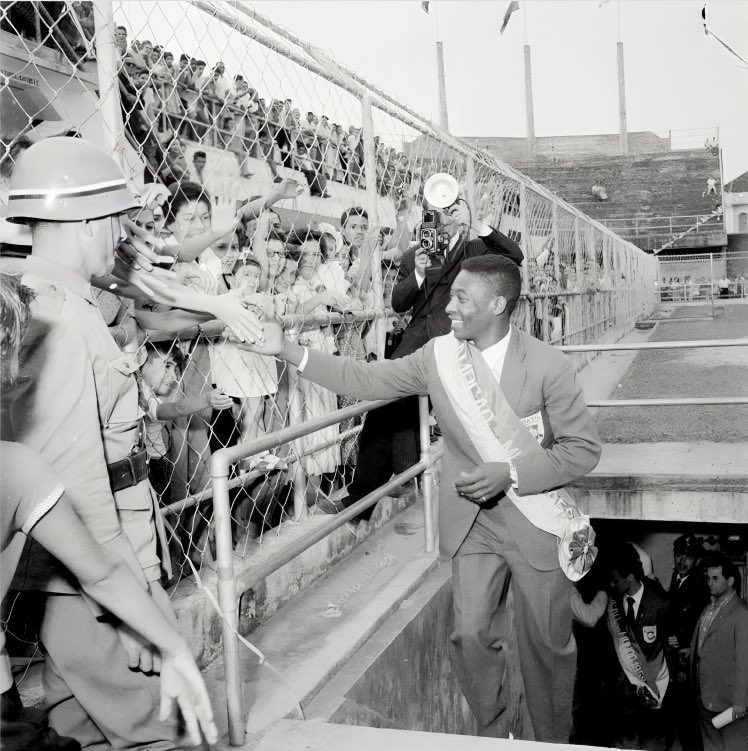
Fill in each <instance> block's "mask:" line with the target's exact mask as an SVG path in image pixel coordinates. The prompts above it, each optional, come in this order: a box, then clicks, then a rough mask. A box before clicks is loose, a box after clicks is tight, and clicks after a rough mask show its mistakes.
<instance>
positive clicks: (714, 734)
mask: <svg viewBox="0 0 748 751" xmlns="http://www.w3.org/2000/svg"><path fill="white" fill-rule="evenodd" d="M706 572H707V583H708V585H709V593H710V594H711V602H710V603H709V605H707V606H706V608H705V609H704V612H703V613H702V614H701V618H700V619H699V622H698V625H697V626H696V629H695V631H694V635H693V640H692V642H691V670H692V677H693V681H694V685H695V687H696V696H697V703H698V707H699V718H700V721H701V737H702V740H703V742H704V751H737V749H745V748H748V606H746V604H745V603H744V602H743V600H741V599H740V597H739V596H738V594H737V590H738V588H739V586H740V574H739V573H738V570H737V567H736V566H735V564H734V563H733V562H732V561H730V560H729V559H728V558H725V557H724V556H718V557H714V558H711V559H709V560H708V561H707V563H706ZM730 707H732V717H733V720H732V722H730V723H729V724H728V725H725V726H724V727H723V728H721V729H717V728H715V727H714V725H713V724H712V720H713V719H714V718H715V717H716V716H717V715H718V714H720V713H721V712H723V711H724V710H726V709H728V708H730Z"/></svg>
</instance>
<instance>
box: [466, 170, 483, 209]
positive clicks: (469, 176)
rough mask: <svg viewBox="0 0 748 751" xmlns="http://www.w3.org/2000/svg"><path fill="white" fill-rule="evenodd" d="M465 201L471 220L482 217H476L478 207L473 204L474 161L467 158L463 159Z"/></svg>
mask: <svg viewBox="0 0 748 751" xmlns="http://www.w3.org/2000/svg"><path fill="white" fill-rule="evenodd" d="M465 200H466V201H467V204H468V206H469V207H470V213H471V214H472V216H473V220H475V219H477V218H480V219H483V218H484V217H478V213H477V211H478V206H477V204H476V202H475V160H474V159H473V157H471V156H469V157H467V158H466V159H465Z"/></svg>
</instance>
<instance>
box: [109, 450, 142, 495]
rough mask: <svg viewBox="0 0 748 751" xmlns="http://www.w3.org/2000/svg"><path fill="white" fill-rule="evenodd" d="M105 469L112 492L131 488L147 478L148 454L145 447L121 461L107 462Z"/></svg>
mask: <svg viewBox="0 0 748 751" xmlns="http://www.w3.org/2000/svg"><path fill="white" fill-rule="evenodd" d="M107 470H109V485H110V486H111V488H112V493H116V492H117V491H118V490H124V489H125V488H131V487H133V485H137V484H138V483H139V482H142V481H143V480H146V479H148V454H147V453H146V450H145V449H141V450H140V451H138V452H137V453H136V454H130V456H128V457H126V458H125V459H122V460H121V461H118V462H112V463H111V464H108V465H107Z"/></svg>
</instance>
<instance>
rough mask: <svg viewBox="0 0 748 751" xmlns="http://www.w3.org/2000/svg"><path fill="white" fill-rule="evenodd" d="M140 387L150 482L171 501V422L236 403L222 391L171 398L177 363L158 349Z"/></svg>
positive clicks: (143, 368) (145, 368) (175, 388)
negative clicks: (165, 436) (168, 494)
mask: <svg viewBox="0 0 748 751" xmlns="http://www.w3.org/2000/svg"><path fill="white" fill-rule="evenodd" d="M138 386H139V388H140V399H141V406H142V408H143V411H144V412H145V448H146V452H147V454H148V479H149V480H150V481H151V485H152V486H153V489H154V490H155V491H156V493H158V495H159V497H160V498H162V499H164V500H168V499H167V498H165V493H166V490H167V488H168V485H169V476H170V471H169V461H168V458H167V457H168V454H169V446H168V445H167V442H166V441H165V440H164V434H165V433H166V435H167V436H168V433H169V429H170V423H171V420H173V419H174V418H176V417H186V416H187V415H192V414H195V413H196V412H200V411H202V410H204V409H206V408H208V407H210V408H212V409H214V410H223V409H229V408H230V407H232V406H233V402H232V400H231V397H229V396H226V394H224V393H223V392H222V391H221V390H220V389H212V390H210V391H206V392H205V393H204V394H200V395H197V396H189V397H185V396H182V397H181V398H176V399H175V398H171V397H173V396H174V395H175V393H176V392H177V391H178V389H179V379H178V376H177V361H176V359H175V357H174V355H173V354H172V353H171V352H170V351H168V350H166V349H164V348H162V347H159V346H155V347H154V348H153V349H151V350H150V351H149V352H148V356H147V358H146V361H145V362H144V363H143V365H142V366H141V368H140V379H139V380H138ZM167 440H168V438H167Z"/></svg>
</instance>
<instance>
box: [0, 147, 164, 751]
mask: <svg viewBox="0 0 748 751" xmlns="http://www.w3.org/2000/svg"><path fill="white" fill-rule="evenodd" d="M58 140H59V141H64V142H65V143H64V144H62V145H57V144H53V143H50V142H52V141H58ZM35 148H37V150H41V149H49V150H50V154H49V155H47V159H48V160H50V159H51V157H52V155H55V156H57V155H58V154H60V153H63V154H65V155H67V159H68V160H69V163H68V164H62V165H61V166H60V164H59V162H60V161H64V160H62V159H61V158H58V160H57V163H56V164H54V165H53V164H50V167H49V170H48V173H50V174H52V177H50V178H48V180H49V181H52V182H53V183H54V181H55V180H56V181H57V182H58V183H60V185H59V186H57V187H59V190H58V189H57V187H53V188H50V189H43V188H42V186H43V185H44V181H45V179H46V178H45V176H44V175H42V176H41V177H40V176H39V173H40V171H41V170H40V167H39V165H38V164H35V165H34V164H32V165H31V167H29V164H30V161H29V157H30V155H31V152H32V150H29V152H27V154H25V155H24V157H23V158H22V159H21V160H20V161H19V165H18V166H17V168H16V170H15V171H14V174H13V178H12V183H11V188H13V187H14V186H13V181H17V182H18V183H21V186H20V187H22V188H23V189H25V190H16V191H15V195H16V197H18V198H19V200H18V201H17V204H18V205H20V208H16V213H15V216H16V217H19V218H25V217H31V218H36V219H39V220H47V221H60V220H63V219H66V220H76V219H78V220H80V219H83V218H86V216H89V217H91V218H94V217H97V216H107V215H114V214H118V213H121V212H122V211H124V210H126V209H127V208H129V207H130V206H131V205H133V203H134V197H133V196H132V194H130V193H129V191H127V190H126V186H125V181H124V178H123V177H122V174H121V172H119V170H118V168H117V166H116V164H115V163H114V162H113V161H112V160H111V159H110V158H109V157H108V156H107V155H106V154H105V153H104V152H102V151H101V150H99V149H97V148H96V147H94V146H92V145H91V144H86V143H85V142H81V141H77V139H48V140H47V141H46V142H41V143H40V144H37V145H36V147H35ZM55 149H57V151H55ZM82 150H85V151H86V153H85V154H84V155H83V157H81V155H78V154H77V152H78V151H81V153H82ZM86 156H87V157H89V159H88V161H89V162H91V163H90V164H83V165H80V162H81V158H85V157H86ZM38 158H39V159H42V160H43V158H44V155H41V154H40V156H39V157H38ZM97 160H99V161H98V163H97ZM103 160H108V162H104V161H103ZM48 163H49V161H48ZM71 164H72V165H73V166H71ZM24 167H26V170H27V172H29V171H30V170H32V169H33V170H35V171H36V172H35V174H31V175H29V174H24ZM55 167H56V168H57V169H59V174H58V175H55V174H54V173H55V169H54V168H55ZM86 169H88V170H90V174H89V175H86V174H85V170H86ZM106 170H108V171H109V172H110V173H113V174H112V175H107V174H106ZM81 173H84V174H83V176H82V177H81ZM102 173H104V174H102ZM71 175H73V176H74V177H70V176H71ZM107 177H110V178H113V177H116V178H118V179H110V180H109V181H106V178H107ZM75 180H77V184H74V185H72V186H71V183H72V182H74V181H75ZM96 180H98V181H99V182H98V183H96V182H95V181H96ZM87 182H88V183H94V184H93V185H88V184H86V183H87ZM26 183H31V184H29V185H27V184H26ZM81 183H83V184H81ZM31 188H33V190H30V189H31ZM92 195H93V196H94V198H91V196H92ZM13 197H14V191H13V190H11V198H13ZM45 197H46V200H44V199H45ZM40 199H41V200H40ZM35 202H36V203H35ZM94 202H96V203H94ZM40 206H41V207H40ZM48 207H51V208H48ZM11 209H13V206H12V205H11ZM45 211H50V212H56V213H52V215H50V216H49V217H47V216H46V215H45V214H44V212H45ZM76 211H79V212H81V214H82V215H76V214H75V212H76ZM95 211H98V212H99V213H94V212H95ZM86 212H90V213H86ZM11 216H13V214H12V213H11ZM63 250H64V249H61V255H62V254H63ZM3 270H4V271H7V272H9V273H14V272H15V273H20V274H21V275H22V281H23V284H24V285H26V286H28V287H30V288H32V289H33V290H35V292H36V298H35V300H34V301H33V302H32V305H31V320H30V322H29V326H28V330H27V332H26V335H25V337H24V348H23V351H22V353H21V361H20V365H19V374H18V380H17V383H16V386H15V387H14V389H13V391H12V393H4V394H3V401H4V402H5V404H4V409H3V439H5V440H11V441H17V442H19V443H23V444H26V445H27V446H30V447H32V448H34V449H36V450H37V451H39V453H40V454H41V455H42V456H43V457H44V458H45V459H46V460H47V461H48V462H49V464H51V465H52V467H53V468H54V470H55V471H56V473H57V474H58V476H59V479H60V481H61V483H62V485H63V486H64V488H65V492H66V495H67V497H68V499H69V501H70V503H71V504H72V506H73V508H74V509H75V511H76V512H77V513H78V515H79V516H80V518H81V520H82V521H83V523H84V524H85V526H86V527H87V529H88V531H89V532H90V533H91V535H92V536H93V537H94V538H95V539H96V541H97V542H99V543H100V544H102V545H104V546H105V547H107V548H108V549H110V550H114V551H116V552H117V553H118V554H119V555H120V556H122V557H123V558H124V559H125V561H126V562H127V563H128V565H129V566H130V567H131V568H132V570H133V571H134V572H135V573H136V575H137V577H138V579H139V580H140V581H141V583H142V585H143V587H144V588H146V587H147V583H148V582H156V581H158V580H159V578H160V574H161V571H160V568H161V564H160V560H159V555H158V549H157V547H158V546H157V539H158V536H159V535H158V530H157V524H159V523H160V524H162V522H161V517H160V515H159V514H158V513H157V512H156V513H154V510H155V505H154V498H153V495H152V492H151V488H150V485H149V483H148V480H147V468H146V462H145V451H144V450H141V445H140V435H141V433H140V429H141V416H142V415H141V410H140V407H139V405H138V389H137V383H136V381H135V377H134V376H133V372H134V370H135V369H136V368H137V363H136V362H134V360H133V359H132V356H131V355H128V354H124V353H122V352H121V351H120V350H119V348H118V347H117V345H116V344H115V342H114V340H113V338H112V337H111V335H110V333H109V330H108V328H107V326H106V324H105V323H104V321H103V319H102V317H101V315H100V313H99V310H98V308H97V306H96V303H95V300H94V297H93V295H92V292H91V287H90V284H89V283H88V280H86V279H84V278H83V277H82V276H80V275H79V274H77V273H75V272H74V271H73V270H71V269H68V268H67V267H65V266H63V265H61V264H58V263H55V262H53V261H50V260H47V259H46V258H39V257H35V256H33V255H32V256H30V257H29V258H27V259H24V260H22V261H9V262H7V263H6V264H4V267H3ZM13 588H14V589H35V590H39V591H42V592H46V593H48V595H47V597H46V606H45V612H44V616H43V619H42V623H41V630H40V637H41V641H42V644H43V646H44V649H45V651H46V653H47V659H46V663H45V668H44V674H43V681H44V689H45V693H46V696H47V700H48V707H49V719H50V724H51V725H52V726H53V727H54V728H55V730H57V732H59V733H60V734H61V735H66V736H72V737H74V738H76V740H78V741H79V742H80V743H81V745H82V746H83V747H84V748H94V747H96V748H104V747H110V745H111V746H112V747H114V748H128V749H144V750H145V749H149V751H156V750H157V749H172V748H174V743H173V741H172V740H171V739H172V738H173V737H174V728H173V727H172V726H169V725H166V724H164V723H162V722H160V721H159V719H158V713H159V696H160V691H159V683H158V681H159V679H158V677H157V676H146V675H145V674H143V673H141V672H139V671H131V670H130V669H129V668H128V665H127V656H126V653H125V651H124V649H123V647H122V645H121V643H120V641H119V637H118V635H117V631H116V628H115V626H114V625H113V624H112V623H110V622H109V620H108V619H109V616H108V614H105V613H102V612H101V610H100V609H99V608H98V606H97V605H95V604H94V603H93V602H92V601H90V600H89V599H88V598H84V597H83V596H81V595H80V594H79V590H78V588H77V585H76V582H75V579H74V578H73V577H72V575H71V574H70V573H69V572H67V571H66V570H65V569H63V568H62V566H61V565H60V563H59V562H58V561H57V560H56V559H55V558H53V557H52V556H50V555H49V554H48V553H47V552H46V551H45V550H43V549H42V548H41V546H38V545H36V544H33V543H32V544H29V545H28V546H27V549H26V550H25V552H24V555H23V557H22V559H21V561H20V563H19V566H18V569H17V572H16V579H15V581H14V583H13Z"/></svg>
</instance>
